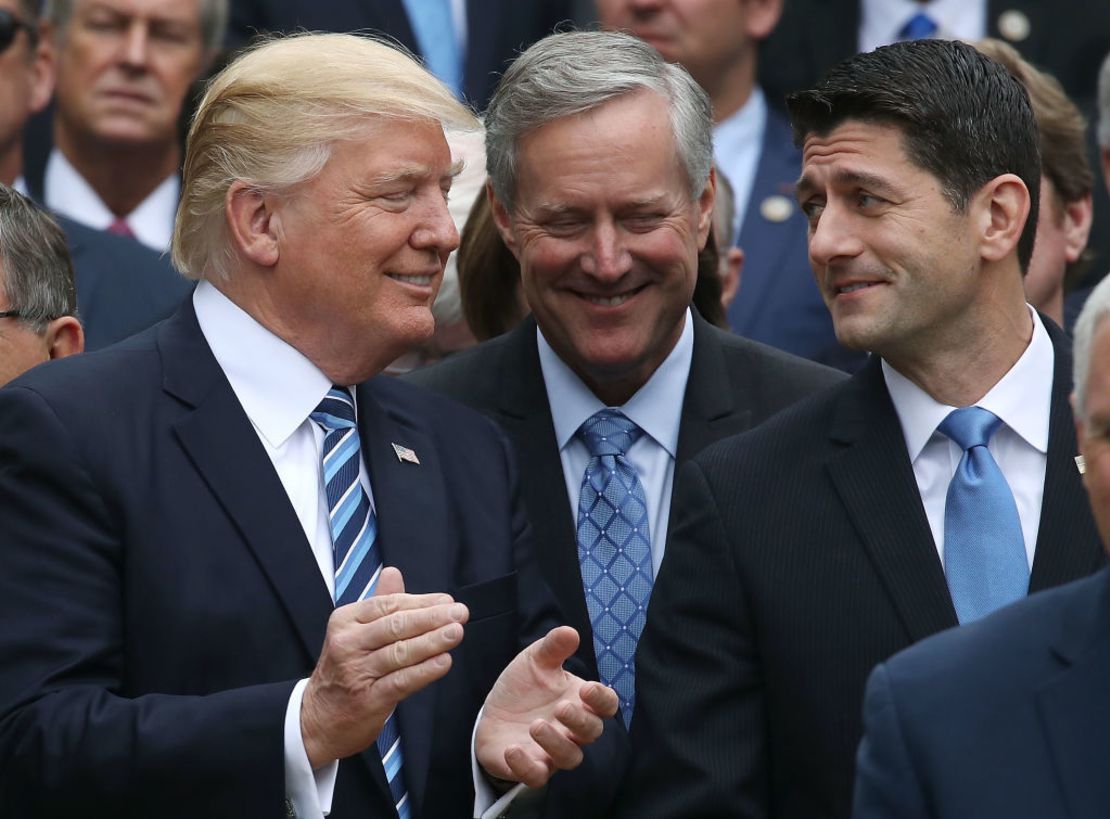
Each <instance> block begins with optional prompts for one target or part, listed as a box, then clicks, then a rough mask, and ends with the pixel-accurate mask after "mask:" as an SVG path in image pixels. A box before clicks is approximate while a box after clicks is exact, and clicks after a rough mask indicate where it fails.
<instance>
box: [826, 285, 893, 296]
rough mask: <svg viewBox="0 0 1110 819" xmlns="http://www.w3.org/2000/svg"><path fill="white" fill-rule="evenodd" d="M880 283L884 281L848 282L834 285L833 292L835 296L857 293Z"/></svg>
mask: <svg viewBox="0 0 1110 819" xmlns="http://www.w3.org/2000/svg"><path fill="white" fill-rule="evenodd" d="M881 284H885V282H849V283H847V284H840V285H836V286H834V287H833V294H834V295H836V296H844V295H847V294H849V293H858V292H859V291H861V290H867V289H869V288H872V287H877V286H879V285H881Z"/></svg>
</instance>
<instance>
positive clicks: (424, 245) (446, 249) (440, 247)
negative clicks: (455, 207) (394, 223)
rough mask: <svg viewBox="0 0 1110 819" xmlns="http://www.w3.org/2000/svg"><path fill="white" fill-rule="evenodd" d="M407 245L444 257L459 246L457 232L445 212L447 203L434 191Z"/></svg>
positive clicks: (448, 214)
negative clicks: (431, 251)
mask: <svg viewBox="0 0 1110 819" xmlns="http://www.w3.org/2000/svg"><path fill="white" fill-rule="evenodd" d="M409 243H410V244H411V245H412V246H413V247H414V248H416V249H417V250H433V251H435V252H436V254H437V255H440V256H446V255H447V254H448V253H450V252H451V251H452V250H454V249H455V248H457V247H458V246H459V231H458V228H456V227H455V220H454V219H452V218H451V212H450V211H449V210H447V202H446V201H444V199H443V195H442V194H441V193H440V192H439V191H438V190H436V191H435V192H434V193H433V194H431V195H429V196H428V197H427V202H426V204H425V206H424V208H423V213H422V214H421V215H420V221H419V223H418V224H417V226H416V229H415V230H413V232H412V236H411V237H410V239H409Z"/></svg>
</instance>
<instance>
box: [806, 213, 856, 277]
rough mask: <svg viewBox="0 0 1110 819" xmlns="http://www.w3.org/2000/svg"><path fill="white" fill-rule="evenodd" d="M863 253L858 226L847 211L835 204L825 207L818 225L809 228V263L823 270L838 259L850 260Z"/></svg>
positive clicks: (816, 268)
mask: <svg viewBox="0 0 1110 819" xmlns="http://www.w3.org/2000/svg"><path fill="white" fill-rule="evenodd" d="M861 252H862V243H861V241H860V239H859V237H858V235H857V232H856V226H855V223H854V221H853V220H852V218H851V214H849V213H848V212H847V211H846V209H844V208H840V207H838V206H837V205H836V203H834V202H831V201H830V202H829V203H828V204H826V205H825V207H824V208H823V210H822V212H821V216H820V218H819V219H817V223H816V224H812V223H811V224H810V228H809V261H810V264H812V265H813V268H814V270H822V269H824V268H825V267H827V266H828V265H830V264H832V263H834V262H835V261H837V260H838V259H849V258H853V257H855V256H858V255H859V254H860V253H861Z"/></svg>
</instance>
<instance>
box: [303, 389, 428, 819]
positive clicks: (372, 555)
mask: <svg viewBox="0 0 1110 819" xmlns="http://www.w3.org/2000/svg"><path fill="white" fill-rule="evenodd" d="M310 417H311V418H312V420H313V421H315V422H316V423H317V424H319V425H320V428H321V429H323V430H324V449H323V455H322V458H323V477H324V485H325V487H326V494H327V498H328V521H329V523H330V525H331V542H332V557H333V559H334V562H335V605H337V606H344V605H347V604H348V603H354V602H357V601H359V600H365V599H366V598H367V597H370V596H371V595H372V594H373V593H374V587H375V586H377V584H378V577H379V576H380V575H381V573H382V565H383V564H382V558H381V552H380V551H379V549H378V543H377V537H378V519H377V516H376V515H375V514H374V510H373V508H372V507H371V506H370V498H368V497H367V495H366V490H365V489H363V488H362V483H361V482H360V481H359V479H358V472H359V463H360V454H359V453H360V447H359V440H358V428H357V427H356V426H355V403H354V401H353V400H352V398H351V394H350V392H348V391H347V390H346V389H345V388H344V387H335V386H333V387H332V388H331V389H330V390H328V394H327V395H326V396H324V400H323V401H321V402H320V405H319V406H318V407H316V410H315V411H314V412H313V413H312V415H311V416H310ZM377 746H378V753H379V754H381V758H382V765H383V767H384V768H385V775H386V779H388V780H389V790H390V793H391V794H392V797H393V804H394V805H395V806H396V808H397V815H398V816H399V817H400V819H408V817H409V815H410V814H411V807H410V805H409V795H408V792H407V791H406V789H405V781H404V777H403V776H402V775H401V737H400V734H399V733H398V729H397V714H396V713H393V714H390V715H389V719H387V720H386V723H385V727H383V728H382V731H381V733H380V734H379V735H378V740H377Z"/></svg>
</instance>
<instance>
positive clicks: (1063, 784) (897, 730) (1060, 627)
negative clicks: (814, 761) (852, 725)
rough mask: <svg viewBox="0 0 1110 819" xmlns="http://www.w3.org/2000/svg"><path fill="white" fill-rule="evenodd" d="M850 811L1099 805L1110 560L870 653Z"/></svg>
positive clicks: (1009, 816) (1050, 818) (1047, 815)
mask: <svg viewBox="0 0 1110 819" xmlns="http://www.w3.org/2000/svg"><path fill="white" fill-rule="evenodd" d="M864 710H865V715H864V720H865V723H866V731H867V734H866V736H865V738H864V740H863V743H862V744H861V745H860V752H859V764H858V778H857V780H856V797H855V810H854V813H853V816H854V817H855V819H926V818H927V817H928V818H929V819H966V818H967V817H975V819H1013V817H1020V816H1028V817H1037V819H1104V818H1105V817H1106V816H1110V776H1108V775H1107V764H1108V760H1110V570H1104V571H1102V572H1100V573H1099V574H1097V575H1095V576H1094V577H1090V578H1088V579H1086V580H1080V581H1078V582H1076V583H1072V584H1069V585H1067V586H1064V587H1061V588H1059V589H1054V590H1052V591H1047V592H1043V593H1040V594H1035V595H1033V596H1031V597H1029V598H1028V599H1026V600H1022V601H1020V602H1018V603H1016V604H1014V605H1013V606H1009V607H1007V608H1005V609H1003V610H1002V611H999V612H997V613H996V614H995V615H993V616H991V617H988V618H987V619H985V620H982V621H980V622H978V623H972V624H970V625H967V626H961V627H960V628H958V629H953V630H951V631H947V632H945V633H944V634H940V635H937V636H936V637H934V638H932V639H929V640H926V641H925V642H923V643H920V644H918V645H916V646H914V647H913V648H910V649H908V650H907V651H905V652H902V653H901V654H898V655H897V656H895V657H894V658H893V659H891V660H890V661H889V662H887V663H884V664H883V665H880V666H879V667H878V668H877V669H875V671H874V673H873V674H872V675H871V679H870V681H869V682H868V686H867V699H866V703H865V706H864Z"/></svg>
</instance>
